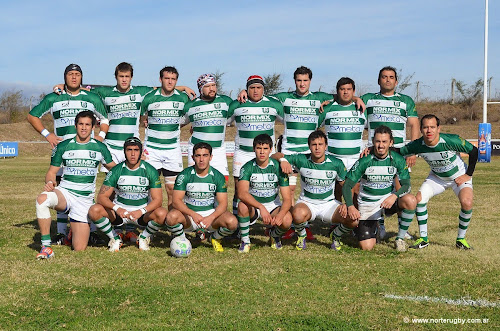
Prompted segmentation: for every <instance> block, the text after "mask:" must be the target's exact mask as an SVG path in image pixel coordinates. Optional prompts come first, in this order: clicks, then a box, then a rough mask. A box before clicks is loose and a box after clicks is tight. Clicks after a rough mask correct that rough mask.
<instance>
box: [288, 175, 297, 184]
mask: <svg viewBox="0 0 500 331" xmlns="http://www.w3.org/2000/svg"><path fill="white" fill-rule="evenodd" d="M288 181H289V182H288V184H289V185H290V186H295V185H297V176H293V175H290V176H289V177H288Z"/></svg>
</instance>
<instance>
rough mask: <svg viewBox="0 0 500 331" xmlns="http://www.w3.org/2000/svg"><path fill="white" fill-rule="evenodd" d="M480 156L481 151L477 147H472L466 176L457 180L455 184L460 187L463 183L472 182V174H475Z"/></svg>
mask: <svg viewBox="0 0 500 331" xmlns="http://www.w3.org/2000/svg"><path fill="white" fill-rule="evenodd" d="M478 156H479V151H478V149H477V147H476V146H472V150H471V151H470V152H469V165H468V166H467V171H466V172H465V174H463V175H461V176H458V177H457V178H455V184H457V186H460V185H462V184H463V183H465V182H467V181H469V180H471V178H472V174H474V170H475V169H476V163H477V159H478Z"/></svg>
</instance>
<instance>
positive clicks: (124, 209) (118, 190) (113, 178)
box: [89, 137, 167, 252]
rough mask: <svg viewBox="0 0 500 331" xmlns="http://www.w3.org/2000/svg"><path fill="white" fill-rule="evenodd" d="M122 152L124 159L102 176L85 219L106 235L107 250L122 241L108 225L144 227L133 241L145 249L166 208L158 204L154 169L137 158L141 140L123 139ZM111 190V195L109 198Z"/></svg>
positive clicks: (159, 191)
mask: <svg viewBox="0 0 500 331" xmlns="http://www.w3.org/2000/svg"><path fill="white" fill-rule="evenodd" d="M123 151H124V154H125V161H123V162H121V163H119V164H117V165H116V167H114V168H113V169H112V170H111V171H110V172H109V173H108V174H107V175H106V178H105V179H104V183H103V184H102V186H101V189H100V190H99V194H98V195H97V203H96V204H95V205H93V206H92V207H91V208H90V210H89V218H90V219H91V220H92V221H94V223H95V225H96V226H97V227H98V228H99V229H100V230H101V231H102V232H104V233H105V234H106V235H107V236H108V237H109V239H110V240H109V243H108V246H109V251H110V252H117V251H119V250H120V247H121V246H122V243H123V242H122V239H121V238H120V236H118V235H117V234H116V232H115V231H114V230H113V228H112V226H111V224H115V225H122V224H124V223H125V224H126V223H134V224H136V225H140V226H143V227H146V228H145V229H144V231H142V233H141V234H140V235H139V239H138V241H137V243H138V245H139V249H140V250H142V251H147V250H149V249H150V248H149V242H150V237H151V235H153V234H154V233H156V232H158V230H159V229H160V228H161V226H162V225H163V224H164V223H165V217H166V216H167V210H166V209H165V208H163V207H162V206H161V204H162V201H163V196H162V189H161V183H160V179H159V177H158V172H157V170H156V169H155V168H154V167H153V166H152V165H150V164H149V163H147V162H146V161H144V160H141V154H142V143H141V141H140V140H139V138H136V137H130V138H127V139H126V140H125V142H124V144H123ZM113 193H115V195H114V196H115V197H114V200H113V201H111V199H110V198H111V196H112V194H113ZM110 220H111V223H110Z"/></svg>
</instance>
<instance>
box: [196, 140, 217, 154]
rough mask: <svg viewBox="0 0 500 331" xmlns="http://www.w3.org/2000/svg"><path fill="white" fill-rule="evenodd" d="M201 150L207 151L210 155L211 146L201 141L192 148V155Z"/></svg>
mask: <svg viewBox="0 0 500 331" xmlns="http://www.w3.org/2000/svg"><path fill="white" fill-rule="evenodd" d="M201 148H205V149H208V152H209V153H210V155H212V146H210V144H209V143H206V142H204V141H202V142H201V143H197V144H195V145H194V146H193V155H194V152H195V151H196V150H198V149H201Z"/></svg>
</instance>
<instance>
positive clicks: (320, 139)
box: [307, 130, 328, 158]
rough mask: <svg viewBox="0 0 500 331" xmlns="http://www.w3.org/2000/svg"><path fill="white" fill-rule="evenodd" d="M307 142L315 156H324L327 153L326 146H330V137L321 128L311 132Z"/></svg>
mask: <svg viewBox="0 0 500 331" xmlns="http://www.w3.org/2000/svg"><path fill="white" fill-rule="evenodd" d="M307 144H308V145H309V149H310V150H311V154H312V155H313V156H314V157H315V158H322V157H323V156H324V155H325V152H326V148H327V147H328V145H327V144H328V138H327V137H326V134H325V133H324V132H323V131H321V130H316V131H313V132H311V134H310V135H309V137H308V138H307Z"/></svg>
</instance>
